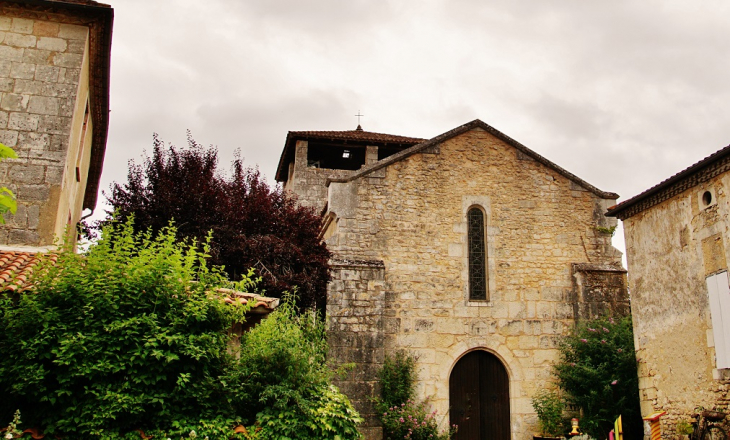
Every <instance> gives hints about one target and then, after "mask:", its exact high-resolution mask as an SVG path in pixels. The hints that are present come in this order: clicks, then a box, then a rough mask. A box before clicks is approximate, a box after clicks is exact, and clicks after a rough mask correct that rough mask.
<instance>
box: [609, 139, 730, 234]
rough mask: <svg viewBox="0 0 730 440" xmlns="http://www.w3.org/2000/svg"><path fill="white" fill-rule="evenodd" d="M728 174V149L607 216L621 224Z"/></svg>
mask: <svg viewBox="0 0 730 440" xmlns="http://www.w3.org/2000/svg"><path fill="white" fill-rule="evenodd" d="M726 171H730V145H728V146H727V147H725V148H722V149H720V150H718V151H716V152H714V153H713V154H711V155H709V156H707V157H706V158H704V159H702V160H700V161H699V162H697V163H695V164H693V165H690V166H689V167H687V168H685V169H684V170H682V171H680V172H678V173H677V174H674V175H673V176H671V177H669V178H668V179H665V180H663V181H661V182H659V183H658V184H656V185H654V186H652V187H651V188H649V189H647V190H646V191H644V192H642V193H640V194H638V195H636V196H634V197H632V198H630V199H627V200H624V201H623V202H621V203H619V204H618V205H614V206H612V207H610V208H608V211H607V212H606V215H607V216H609V217H618V218H620V219H621V220H624V219H627V218H629V217H631V216H633V215H635V214H638V213H640V212H642V211H644V210H646V209H648V208H650V207H652V206H654V205H658V204H659V203H661V202H663V201H665V200H668V199H670V198H672V197H674V196H675V195H677V194H680V193H682V192H684V191H686V190H687V189H689V188H691V187H693V186H695V185H697V184H699V183H702V182H706V181H707V180H710V179H712V178H713V177H715V176H717V175H719V174H721V173H724V172H726Z"/></svg>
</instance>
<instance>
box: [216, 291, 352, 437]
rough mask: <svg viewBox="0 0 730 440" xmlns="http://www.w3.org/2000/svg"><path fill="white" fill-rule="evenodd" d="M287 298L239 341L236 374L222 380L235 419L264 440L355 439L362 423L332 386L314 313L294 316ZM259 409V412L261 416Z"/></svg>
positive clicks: (322, 335) (321, 325) (321, 329)
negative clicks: (251, 423) (234, 401)
mask: <svg viewBox="0 0 730 440" xmlns="http://www.w3.org/2000/svg"><path fill="white" fill-rule="evenodd" d="M292 304H293V301H292V300H291V297H290V296H285V301H284V303H282V305H280V306H279V308H278V309H277V311H276V312H275V313H272V314H271V315H270V316H269V317H268V318H267V319H265V320H264V321H262V322H261V323H260V324H258V325H257V326H256V328H255V329H254V330H253V331H251V332H249V333H247V334H245V335H244V336H243V338H242V340H241V346H242V347H243V349H242V350H241V353H240V356H241V357H240V362H239V363H240V366H241V368H240V369H239V370H237V371H236V372H235V374H234V375H232V376H231V377H230V378H228V379H227V380H230V381H231V384H232V388H233V389H235V390H237V393H239V394H238V396H237V397H238V398H239V402H240V406H239V407H238V408H237V409H238V411H239V413H241V414H243V415H244V416H245V417H246V418H247V419H249V420H250V419H256V420H257V421H258V424H259V426H260V428H262V431H261V434H260V437H261V438H265V439H269V438H272V439H274V438H276V439H286V438H297V439H299V438H302V439H304V438H311V439H325V438H335V437H336V436H340V438H342V439H351V438H359V437H360V434H359V433H358V431H357V425H358V424H359V423H361V421H362V419H361V418H360V416H359V415H358V413H357V412H356V411H355V409H354V408H353V407H352V405H351V404H350V402H349V401H348V400H347V398H346V397H345V396H344V395H342V394H341V393H340V392H339V391H337V389H336V388H335V387H334V386H333V385H331V383H330V381H331V378H332V371H331V370H329V369H328V368H327V366H326V363H325V361H326V355H327V342H326V340H325V328H324V323H323V321H322V320H321V319H320V318H319V316H318V315H317V313H316V312H314V311H311V310H310V311H307V312H305V313H297V310H296V308H295V307H294V306H293V305H292ZM261 408H263V410H261Z"/></svg>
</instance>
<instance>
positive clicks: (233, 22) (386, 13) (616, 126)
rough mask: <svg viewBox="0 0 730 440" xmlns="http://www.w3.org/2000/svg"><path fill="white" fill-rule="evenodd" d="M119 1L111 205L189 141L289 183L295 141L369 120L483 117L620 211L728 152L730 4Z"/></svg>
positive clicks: (380, 126) (453, 122)
mask: <svg viewBox="0 0 730 440" xmlns="http://www.w3.org/2000/svg"><path fill="white" fill-rule="evenodd" d="M102 1H104V0H102ZM106 3H110V4H111V5H112V6H113V7H114V9H115V23H114V36H113V44H112V78H111V81H112V82H111V84H112V86H111V117H110V131H109V141H108V145H107V156H106V161H105V165H104V173H103V175H102V183H101V188H103V189H107V188H108V187H109V184H110V183H111V182H112V181H118V182H122V181H124V180H125V179H126V168H127V167H126V165H127V161H128V160H129V159H136V160H137V161H139V160H140V158H141V157H142V153H143V151H144V150H145V149H146V150H147V151H149V150H150V149H151V145H152V134H153V133H159V135H160V137H161V138H162V139H163V140H165V141H167V142H172V143H173V144H175V145H184V144H185V136H186V134H185V133H186V130H188V129H189V130H191V131H192V134H193V137H194V138H195V139H196V140H197V141H198V142H200V143H202V144H206V145H207V144H212V145H216V146H217V147H218V149H219V151H220V157H221V165H222V167H223V168H225V169H227V168H228V164H229V163H230V160H231V158H232V157H233V152H234V151H235V150H236V149H239V150H240V151H241V154H242V156H243V157H244V158H245V163H246V164H248V165H251V166H255V165H257V166H258V167H259V168H260V170H261V171H262V173H263V174H264V175H265V176H266V177H267V180H268V181H269V182H270V183H274V173H275V168H276V165H277V162H278V159H279V154H280V153H281V149H282V147H283V144H284V140H285V138H286V134H287V131H289V130H351V129H354V128H355V127H356V125H357V118H356V117H355V116H354V115H355V114H356V113H357V112H358V111H361V112H362V114H364V115H365V116H364V117H363V118H362V126H363V128H364V129H365V130H368V131H375V132H382V133H390V134H398V135H405V136H414V137H424V138H430V137H433V136H436V135H438V134H440V133H443V132H445V131H448V130H450V129H452V128H454V127H456V126H459V125H461V124H463V123H466V122H468V121H471V120H473V119H477V118H478V119H481V120H483V121H484V122H486V123H488V124H490V125H492V126H493V127H494V128H496V129H498V130H500V131H502V132H504V133H505V134H507V135H509V136H511V137H512V138H514V139H516V140H518V141H520V142H521V143H523V144H525V145H526V146H527V147H529V148H531V149H533V150H534V151H536V152H538V153H539V154H542V155H544V156H546V157H547V158H548V159H550V160H552V161H554V162H556V163H557V164H558V165H561V166H563V167H564V168H566V169H568V170H569V171H571V172H573V173H574V174H576V175H578V176H579V177H581V178H583V179H585V180H587V181H588V182H590V183H592V184H593V185H595V186H597V187H599V188H601V189H603V190H606V191H614V192H618V193H619V194H621V196H622V200H623V199H625V198H628V197H631V196H634V195H636V194H638V193H639V192H641V191H643V190H645V189H647V188H649V187H650V186H652V185H654V184H656V183H658V182H659V181H661V180H663V179H665V178H667V177H669V176H670V175H672V174H674V173H676V172H677V171H680V170H681V169H683V168H686V167H687V166H689V165H690V164H692V163H694V162H696V161H698V160H700V159H701V158H703V157H705V156H707V155H708V154H710V153H712V152H714V151H716V150H718V149H720V148H722V147H724V146H725V145H727V144H729V143H730V104H728V103H730V80H729V78H728V77H729V76H730V75H729V74H730V56H728V54H730V50H728V49H730V47H729V46H730V27H728V26H727V21H728V17H730V2H727V1H726V0H704V1H702V2H688V1H686V0H682V1H676V0H642V1H629V0H615V1H611V2H599V1H585V0H540V1H534V0H533V1H528V0H489V1H485V0H449V1H447V0H418V1H413V0H106ZM100 200H103V198H100ZM102 208H103V206H102V205H100V206H99V207H97V212H100V211H102Z"/></svg>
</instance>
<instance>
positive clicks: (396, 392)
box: [378, 351, 416, 412]
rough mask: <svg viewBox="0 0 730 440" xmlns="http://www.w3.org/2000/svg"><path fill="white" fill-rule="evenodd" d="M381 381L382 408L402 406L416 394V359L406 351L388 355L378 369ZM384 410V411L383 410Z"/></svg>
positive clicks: (380, 403)
mask: <svg viewBox="0 0 730 440" xmlns="http://www.w3.org/2000/svg"><path fill="white" fill-rule="evenodd" d="M378 380H379V381H380V402H379V405H380V409H382V410H385V409H387V408H391V407H395V406H401V405H402V404H403V403H406V402H408V401H409V400H411V399H412V398H413V397H414V396H413V395H414V393H415V390H414V384H415V383H416V359H415V358H414V357H412V356H409V355H408V354H406V353H405V352H404V351H397V352H396V353H395V356H393V357H390V356H386V357H385V361H384V362H383V366H382V368H381V369H380V370H379V371H378ZM381 412H382V411H381Z"/></svg>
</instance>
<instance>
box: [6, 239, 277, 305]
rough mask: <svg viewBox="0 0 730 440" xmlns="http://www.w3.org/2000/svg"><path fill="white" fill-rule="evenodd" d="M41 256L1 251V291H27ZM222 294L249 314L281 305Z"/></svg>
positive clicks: (252, 296)
mask: <svg viewBox="0 0 730 440" xmlns="http://www.w3.org/2000/svg"><path fill="white" fill-rule="evenodd" d="M49 255H50V258H49V259H50V261H51V262H53V263H55V262H56V260H58V255H57V254H49ZM41 258H42V257H41V255H40V254H39V253H37V252H24V251H8V250H0V291H7V290H11V291H14V292H15V291H25V290H27V289H28V288H29V287H30V286H29V285H28V284H27V281H28V278H30V275H31V273H32V272H33V269H34V268H35V267H36V266H37V265H38V263H40V261H41ZM215 292H216V293H220V294H221V296H222V298H223V301H225V302H226V303H228V304H232V303H234V302H238V303H240V304H248V303H249V302H250V303H251V304H252V306H251V310H249V311H248V313H249V314H253V315H261V314H267V313H270V312H272V311H274V309H276V307H277V306H278V305H279V298H269V297H266V296H261V295H258V294H255V293H247V292H239V291H236V290H232V289H224V288H219V289H216V290H215Z"/></svg>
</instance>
